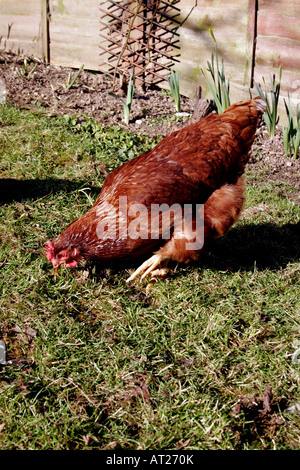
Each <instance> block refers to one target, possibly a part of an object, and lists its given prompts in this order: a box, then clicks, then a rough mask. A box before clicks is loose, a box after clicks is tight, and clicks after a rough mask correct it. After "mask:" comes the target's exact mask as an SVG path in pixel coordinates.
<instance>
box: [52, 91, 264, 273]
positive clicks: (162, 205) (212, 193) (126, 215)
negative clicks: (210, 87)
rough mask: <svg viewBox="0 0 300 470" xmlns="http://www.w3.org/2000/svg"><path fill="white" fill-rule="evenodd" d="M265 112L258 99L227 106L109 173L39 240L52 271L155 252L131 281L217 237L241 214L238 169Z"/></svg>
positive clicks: (188, 255)
mask: <svg viewBox="0 0 300 470" xmlns="http://www.w3.org/2000/svg"><path fill="white" fill-rule="evenodd" d="M265 110H266V103H265V101H264V100H263V98H261V97H256V98H254V99H252V100H249V101H246V102H239V103H236V104H234V105H231V106H230V107H229V108H227V109H226V110H225V112H224V113H222V114H220V115H218V114H215V113H214V114H210V115H209V116H207V117H206V118H204V119H201V120H200V121H198V122H196V123H194V124H191V125H189V126H187V127H185V128H183V129H180V130H178V131H175V132H173V133H171V134H169V135H168V136H167V137H165V138H164V139H163V140H162V141H161V142H160V143H159V144H158V145H156V147H154V148H153V149H152V150H150V151H147V152H145V153H143V154H141V155H140V156H138V157H136V158H134V159H133V160H130V161H128V162H127V163H125V164H123V165H122V166H121V167H119V168H117V169H116V170H114V171H113V172H112V173H110V174H109V175H108V177H107V178H106V180H105V183H104V185H103V187H102V190H101V193H100V196H99V198H98V200H97V201H96V202H95V204H94V205H93V206H92V207H91V209H90V210H89V211H88V212H86V213H85V214H84V215H82V216H81V217H80V218H79V219H77V220H75V221H74V222H72V223H71V224H70V225H69V226H68V227H67V228H66V229H65V230H64V231H63V232H62V233H61V235H59V236H58V237H57V238H56V239H55V240H54V241H53V242H51V241H48V242H47V243H46V256H47V258H48V260H49V261H51V262H52V264H53V267H54V269H57V268H58V267H59V265H61V264H64V265H65V266H66V267H74V266H76V265H77V263H78V262H79V261H84V260H96V261H103V262H107V261H110V260H114V259H120V258H123V259H131V258H133V257H137V256H140V255H143V254H146V253H151V254H152V253H153V252H154V254H153V255H152V256H151V257H150V258H149V259H148V260H147V261H145V262H144V263H143V264H142V265H141V266H140V267H139V268H138V269H137V270H136V271H135V272H134V273H133V274H132V275H131V276H130V278H129V279H128V281H131V280H133V279H134V278H136V277H137V276H139V275H141V279H143V278H144V277H146V276H147V275H148V274H150V273H151V274H152V275H154V274H155V273H156V272H157V270H156V268H160V267H162V266H163V265H164V263H165V262H167V261H168V260H170V259H172V260H175V261H177V262H189V261H191V260H194V259H196V258H197V257H198V255H199V252H200V250H201V248H202V247H203V244H204V242H205V243H206V242H207V241H209V240H211V239H213V238H216V237H220V236H222V235H224V234H225V233H226V232H227V231H228V230H229V228H230V227H231V226H232V224H233V223H234V222H235V221H236V219H237V218H238V216H239V214H240V211H241V209H242V205H243V201H244V182H243V178H242V174H243V172H244V169H245V165H246V163H247V161H248V154H249V150H250V148H251V145H252V143H253V140H254V137H255V132H256V127H257V123H258V121H259V119H260V116H261V115H262V113H263V112H264V111H265ZM203 208H204V209H203ZM155 250H156V251H155Z"/></svg>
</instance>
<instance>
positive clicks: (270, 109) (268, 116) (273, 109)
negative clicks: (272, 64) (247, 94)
mask: <svg viewBox="0 0 300 470" xmlns="http://www.w3.org/2000/svg"><path fill="white" fill-rule="evenodd" d="M281 76H282V68H281V66H280V67H279V79H278V82H276V77H275V74H273V76H272V77H270V94H271V96H270V98H269V96H268V95H269V94H268V90H267V86H266V82H265V79H264V77H263V82H264V85H265V90H264V91H263V90H262V88H261V86H260V85H259V84H255V88H256V90H257V92H258V94H259V95H261V96H262V97H263V98H264V99H265V101H266V103H267V111H266V112H265V113H264V114H263V119H264V121H265V123H266V126H267V129H268V133H269V136H270V137H272V136H274V134H275V129H276V125H277V124H278V121H279V116H278V103H279V94H280V85H281Z"/></svg>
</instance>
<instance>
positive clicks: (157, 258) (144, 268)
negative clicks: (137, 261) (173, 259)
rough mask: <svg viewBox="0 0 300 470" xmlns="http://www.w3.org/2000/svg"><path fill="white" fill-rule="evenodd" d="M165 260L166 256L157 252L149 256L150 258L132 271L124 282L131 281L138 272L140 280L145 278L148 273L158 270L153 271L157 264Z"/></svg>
mask: <svg viewBox="0 0 300 470" xmlns="http://www.w3.org/2000/svg"><path fill="white" fill-rule="evenodd" d="M165 260H166V258H165V257H164V256H162V255H159V254H156V255H153V256H151V258H149V259H147V260H146V261H145V262H144V263H143V264H142V265H141V266H140V267H139V268H138V269H137V270H136V271H134V273H133V274H132V275H131V276H130V277H129V278H128V279H127V280H126V282H130V281H133V279H135V278H136V277H137V276H139V275H140V274H142V276H141V281H142V280H143V279H145V277H146V276H148V274H150V273H152V274H155V273H156V271H158V270H156V271H155V268H157V266H159V265H160V264H161V263H162V262H163V261H165ZM160 274H162V273H160Z"/></svg>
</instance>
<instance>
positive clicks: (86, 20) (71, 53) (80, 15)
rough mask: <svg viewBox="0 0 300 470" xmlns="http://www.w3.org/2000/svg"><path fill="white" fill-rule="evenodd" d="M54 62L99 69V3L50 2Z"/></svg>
mask: <svg viewBox="0 0 300 470" xmlns="http://www.w3.org/2000/svg"><path fill="white" fill-rule="evenodd" d="M50 12H51V22H50V41H51V63H53V64H55V65H63V66H68V67H80V66H81V65H84V66H85V68H86V69H92V70H99V40H100V37H99V16H100V11H99V0H50Z"/></svg>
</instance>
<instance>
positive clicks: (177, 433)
mask: <svg viewBox="0 0 300 470" xmlns="http://www.w3.org/2000/svg"><path fill="white" fill-rule="evenodd" d="M0 132H1V160H0V164H1V166H0V185H1V187H0V192H1V196H2V197H3V193H4V194H5V197H6V199H7V202H6V203H3V204H2V205H0V213H1V219H0V241H1V247H0V271H1V278H0V286H1V298H0V339H2V340H4V341H5V343H6V346H7V361H8V364H6V365H4V366H0V448H1V449H3V450H4V449H26V450H27V449H103V448H114V449H118V448H122V449H152V450H155V449H158V450H162V449H167V448H168V449H176V448H178V447H180V446H183V448H185V449H189V450H193V449H274V448H276V449H296V448H299V428H298V424H297V422H298V416H297V414H296V413H295V412H292V411H288V410H289V409H292V407H293V406H294V405H295V404H297V403H299V393H298V390H299V364H297V356H296V355H295V353H296V351H297V344H298V343H297V341H299V232H298V231H297V223H298V224H299V214H300V211H299V207H298V206H296V205H295V204H294V203H293V202H292V198H289V197H286V196H285V195H283V193H284V194H291V195H292V194H294V193H295V189H294V188H291V187H289V186H287V185H284V184H281V183H268V182H266V181H265V178H264V177H263V176H261V177H259V176H255V175H252V174H250V173H249V174H248V176H247V179H248V182H249V185H248V188H247V205H246V210H245V213H244V216H243V217H242V218H241V219H240V221H239V222H238V224H236V226H235V227H234V228H233V229H232V230H231V231H230V233H229V234H228V235H227V236H226V237H224V238H223V239H220V240H218V241H216V243H214V245H213V246H212V247H211V249H210V252H208V253H207V254H205V255H203V257H202V261H201V263H200V262H199V263H197V264H195V265H190V266H177V267H175V269H174V271H173V272H172V273H170V275H169V277H168V279H167V281H157V283H156V284H155V285H154V286H153V288H152V290H151V292H150V294H149V295H147V294H146V289H145V287H146V283H144V284H138V283H135V284H133V285H128V284H126V282H125V279H126V278H127V277H128V275H129V272H131V271H130V269H129V267H128V266H126V264H124V265H123V266H122V268H120V269H117V268H105V267H103V268H101V267H95V266H93V265H89V266H79V267H78V268H75V269H73V270H67V269H62V270H61V271H60V272H59V273H58V274H57V276H56V277H54V276H53V271H52V269H51V265H50V263H49V262H48V261H47V260H46V258H45V256H44V249H43V245H44V243H45V241H46V240H47V239H49V238H50V239H51V238H53V237H54V236H55V235H57V234H58V233H60V231H61V230H62V229H63V228H64V227H65V226H66V225H67V224H68V223H69V222H70V221H72V220H73V219H74V218H75V217H77V216H79V215H80V214H82V213H83V212H84V211H86V210H87V209H88V208H89V207H90V205H91V203H92V202H93V201H95V200H96V198H97V197H98V194H99V191H100V188H101V185H102V183H103V181H104V178H105V170H106V171H107V172H109V171H111V170H112V169H113V168H115V167H117V166H118V165H119V164H121V163H122V162H123V161H125V159H126V158H127V155H129V157H130V158H132V157H134V156H135V155H136V154H138V153H140V152H141V151H142V150H143V149H148V148H151V146H152V145H154V144H155V143H156V141H157V139H156V138H152V137H143V136H134V135H131V134H129V133H126V132H124V131H121V130H119V129H114V128H111V129H103V128H102V127H101V126H100V125H99V124H95V123H92V122H91V121H88V120H83V121H82V122H81V123H78V121H77V120H75V119H74V120H73V118H56V117H51V118H50V117H48V116H46V115H45V114H44V113H43V112H42V111H39V112H33V111H31V112H30V111H19V110H17V109H15V108H12V107H9V106H5V107H1V108H0ZM7 178H10V179H11V181H10V185H7V184H5V181H4V179H7ZM298 226H299V225H298ZM298 347H299V346H298ZM268 387H271V388H272V392H273V400H272V403H271V405H272V406H271V411H270V412H269V413H267V414H264V413H261V411H262V410H263V395H264V393H265V391H266V389H267V388H268ZM238 403H240V404H241V403H242V404H243V407H242V408H241V409H240V412H239V414H236V413H234V409H235V408H234V407H235V406H236V405H237V404H238ZM247 403H248V404H247ZM255 404H256V405H255Z"/></svg>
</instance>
